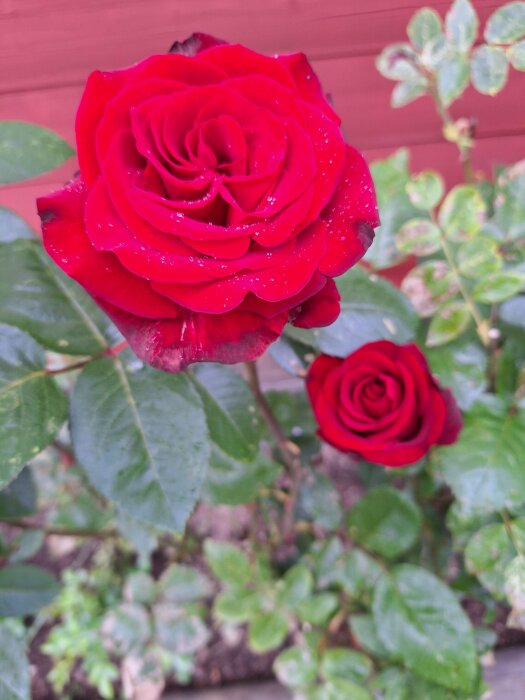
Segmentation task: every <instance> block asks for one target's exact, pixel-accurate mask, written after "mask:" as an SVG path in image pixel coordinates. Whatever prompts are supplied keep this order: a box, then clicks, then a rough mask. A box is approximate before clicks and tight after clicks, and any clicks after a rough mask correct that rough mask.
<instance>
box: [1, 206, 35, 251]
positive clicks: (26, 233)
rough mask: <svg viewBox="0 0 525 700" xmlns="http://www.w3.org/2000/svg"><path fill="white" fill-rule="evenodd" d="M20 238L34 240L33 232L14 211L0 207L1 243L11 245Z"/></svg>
mask: <svg viewBox="0 0 525 700" xmlns="http://www.w3.org/2000/svg"><path fill="white" fill-rule="evenodd" d="M19 238H29V239H34V234H33V231H32V230H31V228H30V227H29V225H28V224H27V223H26V222H25V221H24V220H23V219H22V218H21V217H20V216H18V214H15V212H14V211H11V210H10V209H6V208H5V207H0V243H11V241H16V240H17V239H19Z"/></svg>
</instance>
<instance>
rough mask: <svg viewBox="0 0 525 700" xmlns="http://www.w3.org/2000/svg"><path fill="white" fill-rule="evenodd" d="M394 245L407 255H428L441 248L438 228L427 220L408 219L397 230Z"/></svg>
mask: <svg viewBox="0 0 525 700" xmlns="http://www.w3.org/2000/svg"><path fill="white" fill-rule="evenodd" d="M396 245H397V247H398V248H399V250H401V251H402V252H403V253H406V254H407V255H417V256H425V255H430V254H431V253H435V252H436V251H437V250H439V248H440V246H441V242H440V231H439V228H438V227H437V226H436V224H434V223H433V222H432V221H430V220H429V219H410V221H407V223H406V224H404V225H403V226H402V227H401V229H400V230H399V233H398V235H397V237H396Z"/></svg>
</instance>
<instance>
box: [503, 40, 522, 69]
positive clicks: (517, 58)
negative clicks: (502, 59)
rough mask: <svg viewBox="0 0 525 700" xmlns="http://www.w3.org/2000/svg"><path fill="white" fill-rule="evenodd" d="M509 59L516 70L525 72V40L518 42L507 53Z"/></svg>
mask: <svg viewBox="0 0 525 700" xmlns="http://www.w3.org/2000/svg"><path fill="white" fill-rule="evenodd" d="M507 58H508V59H509V62H510V64H511V66H512V67H513V68H515V69H516V70H525V39H522V40H521V41H517V42H516V43H515V44H513V45H512V46H511V47H510V49H509V50H508V51H507Z"/></svg>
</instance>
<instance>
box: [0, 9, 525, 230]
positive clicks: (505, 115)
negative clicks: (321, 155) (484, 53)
mask: <svg viewBox="0 0 525 700" xmlns="http://www.w3.org/2000/svg"><path fill="white" fill-rule="evenodd" d="M426 4H430V5H431V6H433V7H435V8H436V9H437V10H438V11H439V12H441V14H444V13H445V12H446V10H447V8H448V7H449V4H450V3H449V2H448V0H446V1H443V0H434V2H429V3H425V2H418V1H417V0H400V1H399V2H391V1H389V0H368V2H363V0H0V119H24V120H27V121H31V122H35V123H38V124H42V125H45V126H48V127H50V128H52V129H55V130H56V131H57V132H58V133H60V134H61V135H62V136H63V137H64V138H66V139H67V140H68V141H69V142H70V143H74V131H73V121H74V113H75V109H76V105H77V103H78V100H79V96H80V94H81V91H82V85H83V83H84V81H85V78H86V77H87V75H88V74H89V73H90V72H91V71H92V70H94V69H97V68H101V69H112V68H118V67H121V66H125V65H127V64H130V63H133V62H135V61H137V60H140V59H141V58H143V57H145V56H147V55H150V54H152V53H159V52H160V53H162V52H163V51H165V50H166V49H167V48H168V47H169V46H170V45H171V43H172V42H173V41H174V40H175V39H184V38H185V37H186V36H188V35H189V34H191V33H192V32H194V31H203V32H207V33H210V34H214V35H216V36H220V37H223V38H224V39H227V40H229V41H232V42H241V43H244V44H246V45H248V46H250V47H251V48H253V49H255V50H258V51H261V52H264V53H269V54H272V53H289V52H294V51H304V52H305V53H306V54H307V55H308V56H309V58H310V60H311V61H312V63H313V65H314V68H315V70H316V71H317V73H318V74H319V76H320V78H321V80H322V82H323V85H324V87H325V89H326V90H327V92H329V93H330V94H331V96H332V99H333V101H334V104H335V108H336V110H337V111H338V112H339V114H340V115H341V117H342V119H343V128H344V131H345V134H346V136H347V139H348V141H349V142H350V143H352V144H353V145H355V146H356V147H358V148H360V149H361V150H363V151H364V153H365V155H366V156H367V157H368V158H369V159H375V158H379V157H384V156H386V155H387V154H389V153H391V152H392V151H394V150H395V149H397V148H399V147H400V146H410V147H411V150H412V165H413V168H414V170H419V169H421V168H423V167H436V168H438V169H440V170H442V171H443V172H444V174H445V175H446V176H447V178H448V180H449V182H454V181H457V180H459V179H460V177H461V170H460V167H459V163H458V159H457V155H456V151H455V148H454V146H452V145H450V144H447V143H444V142H443V140H442V138H441V129H440V123H439V120H438V118H437V117H436V115H435V114H434V110H433V106H432V104H431V102H430V100H429V99H428V98H424V99H420V100H418V101H416V102H415V103H413V104H412V105H409V106H407V107H405V108H402V109H400V110H392V109H390V107H389V98H390V92H391V90H392V87H393V83H392V82H391V81H387V80H385V79H384V78H382V77H381V76H380V75H379V74H378V73H377V71H376V69H375V66H374V60H375V57H376V56H377V54H378V53H379V52H380V50H381V49H382V48H383V47H384V46H385V45H386V44H389V43H392V42H395V41H402V40H403V38H404V36H405V27H406V24H407V22H408V20H409V18H410V17H411V15H412V14H413V13H414V12H415V11H416V10H417V9H418V8H419V7H423V6H424V5H426ZM474 4H475V6H476V8H477V10H478V12H479V14H480V16H481V18H482V20H484V19H486V17H487V16H488V15H489V14H490V13H491V12H492V11H493V10H494V8H496V7H498V6H500V5H501V4H503V3H502V2H495V1H491V0H474ZM452 112H453V114H454V115H455V116H462V115H474V116H475V117H476V118H477V120H478V137H479V140H478V145H477V148H476V151H475V154H474V163H475V166H476V167H477V168H479V169H484V170H488V169H489V168H491V167H492V166H493V165H495V164H497V163H505V162H512V161H514V160H517V159H518V158H524V157H525V73H521V74H519V73H516V72H512V73H511V78H510V80H509V84H508V85H507V87H506V88H505V89H504V91H503V92H502V93H501V94H500V95H499V96H498V97H497V98H496V99H494V98H490V97H484V96H481V95H479V94H477V93H475V92H474V91H473V90H469V91H468V92H467V94H466V95H465V97H464V98H463V99H462V100H461V101H460V102H459V103H458V104H456V105H454V107H453V109H452ZM74 168H75V164H74V162H70V163H68V164H66V165H65V166H63V167H62V168H61V169H60V170H58V171H55V172H53V173H50V174H47V175H45V176H42V177H41V178H39V179H38V180H34V181H30V182H27V183H24V184H21V185H17V186H12V187H4V188H2V189H0V204H3V205H7V206H11V207H13V208H14V209H16V210H17V211H19V212H20V213H21V214H23V215H24V216H25V217H26V218H27V219H28V220H29V221H30V222H31V223H33V224H35V225H36V213H35V207H34V199H35V197H36V196H37V195H39V194H41V193H43V192H46V191H48V190H49V189H51V188H53V187H56V186H59V185H60V184H61V183H62V182H64V180H66V179H68V177H69V175H70V174H71V173H72V172H73V170H74Z"/></svg>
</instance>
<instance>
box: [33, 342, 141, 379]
mask: <svg viewBox="0 0 525 700" xmlns="http://www.w3.org/2000/svg"><path fill="white" fill-rule="evenodd" d="M127 347H128V341H127V340H123V341H122V342H121V343H119V344H118V345H114V346H113V347H112V348H106V349H105V350H102V352H99V353H97V354H96V355H90V356H89V357H86V358H85V359H84V360H79V361H78V362H75V363H74V364H71V365H65V366H64V367H59V368H58V369H46V370H45V374H64V372H73V370H75V369H82V367H85V366H86V365H87V364H89V363H90V362H93V361H94V360H100V359H101V358H102V357H108V356H109V357H115V356H116V355H118V354H119V352H122V350H124V349H125V348H127Z"/></svg>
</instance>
